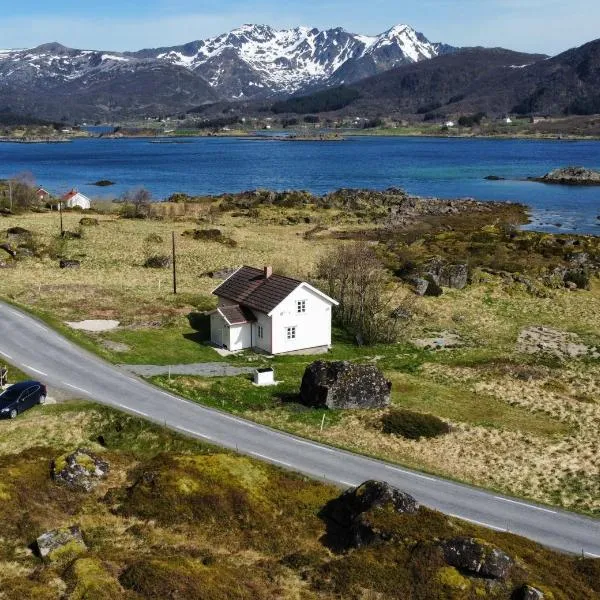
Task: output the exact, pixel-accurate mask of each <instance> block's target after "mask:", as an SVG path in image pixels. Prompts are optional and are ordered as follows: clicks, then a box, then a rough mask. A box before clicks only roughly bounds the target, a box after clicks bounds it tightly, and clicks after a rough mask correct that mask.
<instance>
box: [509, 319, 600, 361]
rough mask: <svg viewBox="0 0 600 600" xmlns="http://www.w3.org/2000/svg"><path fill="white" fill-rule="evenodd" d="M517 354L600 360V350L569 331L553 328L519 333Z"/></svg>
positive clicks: (526, 329)
mask: <svg viewBox="0 0 600 600" xmlns="http://www.w3.org/2000/svg"><path fill="white" fill-rule="evenodd" d="M516 350H517V352H523V353H524V354H546V355H550V356H555V357H556V358H582V357H586V356H589V357H591V358H600V349H598V348H593V347H591V346H587V345H586V344H584V343H583V341H582V340H581V338H580V337H579V336H578V335H577V334H575V333H571V332H569V331H560V330H558V329H553V328H551V327H527V328H525V329H523V330H522V331H521V332H520V333H519V337H518V339H517V347H516Z"/></svg>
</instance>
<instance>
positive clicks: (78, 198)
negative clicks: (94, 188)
mask: <svg viewBox="0 0 600 600" xmlns="http://www.w3.org/2000/svg"><path fill="white" fill-rule="evenodd" d="M62 201H63V204H64V206H65V208H75V207H76V206H78V207H79V208H81V209H83V210H89V209H90V208H91V206H92V201H91V200H90V199H89V198H88V197H87V196H84V195H83V194H82V193H80V192H78V191H77V190H71V191H70V192H69V193H68V194H65V195H64V196H63V197H62Z"/></svg>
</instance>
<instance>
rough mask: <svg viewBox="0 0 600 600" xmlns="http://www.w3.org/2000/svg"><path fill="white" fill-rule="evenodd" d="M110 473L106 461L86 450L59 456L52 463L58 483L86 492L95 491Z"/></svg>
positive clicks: (53, 474) (53, 472)
mask: <svg viewBox="0 0 600 600" xmlns="http://www.w3.org/2000/svg"><path fill="white" fill-rule="evenodd" d="M108 471H109V465H108V463H107V462H106V461H104V460H102V459H101V458H99V457H98V456H96V455H95V454H92V452H90V451H89V450H85V449H84V448H78V449H77V450H75V452H73V453H72V454H66V455H63V456H59V457H58V458H57V459H56V460H55V461H54V462H53V463H52V476H53V477H54V480H55V481H56V482H57V483H61V484H63V485H66V486H67V487H69V488H71V489H77V490H81V491H84V492H89V491H91V490H92V489H94V488H95V487H96V486H97V485H98V483H99V482H100V481H101V480H102V479H104V478H105V477H106V475H107V474H108Z"/></svg>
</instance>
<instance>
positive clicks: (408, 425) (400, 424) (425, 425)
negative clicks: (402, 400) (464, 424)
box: [381, 409, 450, 440]
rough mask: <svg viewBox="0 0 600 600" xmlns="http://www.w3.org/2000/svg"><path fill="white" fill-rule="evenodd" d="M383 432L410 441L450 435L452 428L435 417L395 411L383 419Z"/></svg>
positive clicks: (399, 410) (407, 411) (402, 410)
mask: <svg viewBox="0 0 600 600" xmlns="http://www.w3.org/2000/svg"><path fill="white" fill-rule="evenodd" d="M381 424H382V427H383V431H384V432H385V433H388V434H391V435H400V436H402V437H405V438H407V439H409V440H418V439H420V438H434V437H438V436H440V435H444V434H446V433H450V426H449V425H448V423H445V422H444V421H442V420H441V419H438V418H437V417H436V416H434V415H427V414H424V413H417V412H413V411H410V410H404V409H393V410H391V411H389V412H388V413H387V414H385V415H384V416H383V417H382V418H381Z"/></svg>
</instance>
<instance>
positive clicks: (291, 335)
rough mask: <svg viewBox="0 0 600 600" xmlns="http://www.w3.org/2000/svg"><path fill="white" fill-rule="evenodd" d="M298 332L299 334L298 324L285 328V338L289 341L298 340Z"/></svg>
mask: <svg viewBox="0 0 600 600" xmlns="http://www.w3.org/2000/svg"><path fill="white" fill-rule="evenodd" d="M297 334H298V330H297V328H296V325H292V326H291V327H286V328H285V338H286V340H287V341H288V342H291V341H293V340H296V339H297Z"/></svg>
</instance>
